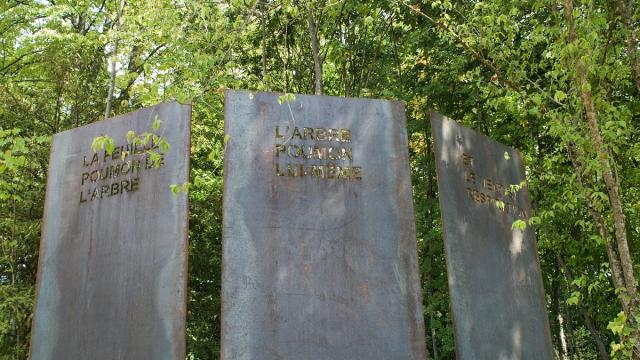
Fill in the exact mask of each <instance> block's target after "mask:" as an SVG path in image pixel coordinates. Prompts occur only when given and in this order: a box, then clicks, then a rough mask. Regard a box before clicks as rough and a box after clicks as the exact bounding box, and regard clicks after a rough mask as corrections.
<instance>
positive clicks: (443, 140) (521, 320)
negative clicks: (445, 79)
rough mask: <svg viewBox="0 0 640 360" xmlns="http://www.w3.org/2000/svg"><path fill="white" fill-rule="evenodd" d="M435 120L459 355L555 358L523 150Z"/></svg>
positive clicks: (437, 117) (435, 115) (447, 121)
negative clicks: (531, 222) (529, 222)
mask: <svg viewBox="0 0 640 360" xmlns="http://www.w3.org/2000/svg"><path fill="white" fill-rule="evenodd" d="M431 126H432V132H433V138H434V141H435V156H436V169H437V173H438V188H439V195H440V208H441V211H442V222H443V232H444V243H445V251H446V256H447V270H448V276H449V291H450V295H451V310H452V313H453V322H454V335H455V342H456V353H457V356H458V358H459V359H462V360H466V359H553V358H554V354H553V347H552V344H551V336H550V333H549V324H548V320H547V312H546V309H545V297H544V290H543V288H542V276H541V273H540V265H539V262H538V257H537V251H536V239H535V233H534V231H533V229H532V228H531V227H528V226H527V227H526V228H524V229H522V227H521V226H520V227H519V226H517V225H518V224H522V223H521V222H517V221H518V220H520V221H525V222H526V220H527V219H528V218H529V216H530V214H531V206H530V202H529V194H528V191H527V188H526V185H525V184H524V182H523V181H524V164H523V161H522V157H521V155H520V153H519V152H518V151H516V150H515V149H512V148H510V147H507V146H505V145H503V144H500V143H498V142H496V141H493V140H491V139H490V138H488V137H486V136H484V135H482V134H480V133H478V132H475V131H473V130H471V129H467V128H465V127H463V126H460V125H458V124H457V123H456V122H455V121H453V120H450V119H448V118H446V117H444V116H442V115H440V114H438V113H435V112H432V114H431ZM514 222H516V224H515V226H514Z"/></svg>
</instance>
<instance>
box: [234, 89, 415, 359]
mask: <svg viewBox="0 0 640 360" xmlns="http://www.w3.org/2000/svg"><path fill="white" fill-rule="evenodd" d="M280 95H281V94H277V93H263V92H240V91H228V92H227V93H226V97H225V133H226V134H227V135H229V142H228V144H227V150H226V154H225V179H224V226H223V241H224V244H223V253H224V254H223V264H224V270H223V296H222V297H223V300H224V302H223V307H222V315H223V317H222V358H223V359H234V360H235V359H255V358H260V359H323V360H324V359H416V360H422V359H424V358H425V357H426V350H425V342H424V324H423V316H422V313H423V310H422V300H421V289H420V281H419V272H418V261H417V251H416V238H415V225H414V215H413V201H412V191H411V180H410V176H409V163H408V150H407V133H406V123H405V114H404V106H403V105H402V103H400V102H396V101H384V100H371V99H344V98H337V97H328V96H306V95H296V97H295V100H294V101H290V102H289V103H282V104H279V102H278V98H279V96H280Z"/></svg>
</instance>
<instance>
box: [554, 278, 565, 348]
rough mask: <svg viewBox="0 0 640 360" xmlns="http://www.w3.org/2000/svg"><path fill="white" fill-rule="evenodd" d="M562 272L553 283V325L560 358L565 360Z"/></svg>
mask: <svg viewBox="0 0 640 360" xmlns="http://www.w3.org/2000/svg"><path fill="white" fill-rule="evenodd" d="M559 278H560V272H558V275H557V276H554V277H553V279H552V281H551V316H552V318H553V325H554V327H555V329H554V330H555V332H556V336H557V344H556V345H559V346H558V349H560V351H561V353H560V354H558V358H560V359H565V353H566V344H565V341H564V332H563V330H562V317H561V315H560V294H559V292H560V291H559V286H558V285H559V282H560V279H559Z"/></svg>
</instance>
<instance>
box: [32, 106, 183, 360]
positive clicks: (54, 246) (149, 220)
mask: <svg viewBox="0 0 640 360" xmlns="http://www.w3.org/2000/svg"><path fill="white" fill-rule="evenodd" d="M156 116H157V117H158V119H159V120H161V121H162V124H161V125H160V128H159V130H158V132H157V133H158V134H159V135H162V136H164V137H165V138H166V139H167V141H168V142H169V144H170V149H169V151H168V152H166V153H165V154H164V159H163V164H162V165H161V166H160V167H159V168H154V167H148V166H147V164H146V163H145V162H146V158H147V155H146V154H145V153H144V151H143V149H142V147H140V146H138V147H137V148H135V149H133V148H130V150H132V151H130V153H129V155H128V156H127V157H126V158H124V159H123V158H122V151H121V150H122V149H120V148H119V146H126V144H127V141H126V134H127V132H128V131H129V130H133V131H135V132H136V133H138V134H140V133H143V132H151V131H152V123H153V121H154V119H155V117H156ZM190 125H191V106H190V105H181V104H178V103H175V102H172V103H164V104H160V105H157V106H154V107H150V108H146V109H142V110H139V111H136V112H133V113H129V114H126V115H122V116H118V117H115V118H111V119H107V120H105V121H100V122H97V123H94V124H91V125H87V126H84V127H80V128H76V129H73V130H69V131H65V132H62V133H59V134H56V135H54V137H53V141H52V145H51V156H50V162H49V174H48V179H47V194H46V201H45V210H44V222H43V226H42V238H41V243H40V261H39V264H38V281H37V285H36V289H37V290H36V291H37V294H36V305H35V316H34V319H33V328H32V340H31V359H34V360H37V359H65V360H67V359H71V360H73V359H79V360H80V359H82V360H85V359H184V358H185V315H186V292H185V288H186V262H187V220H188V217H187V197H186V195H185V194H184V193H182V194H180V195H173V194H172V193H171V191H170V188H169V185H170V184H182V183H184V182H186V181H187V180H188V178H189V148H190V145H189V143H190ZM100 135H108V136H110V137H112V138H114V139H115V141H116V145H117V146H118V147H117V148H116V150H115V151H114V153H113V156H107V155H106V154H105V153H104V152H99V153H98V154H97V158H94V156H93V155H94V153H93V151H92V149H91V143H92V141H93V139H94V138H95V137H97V136H100ZM149 165H150V163H149ZM98 172H100V174H98ZM87 174H88V175H87ZM98 175H100V176H98Z"/></svg>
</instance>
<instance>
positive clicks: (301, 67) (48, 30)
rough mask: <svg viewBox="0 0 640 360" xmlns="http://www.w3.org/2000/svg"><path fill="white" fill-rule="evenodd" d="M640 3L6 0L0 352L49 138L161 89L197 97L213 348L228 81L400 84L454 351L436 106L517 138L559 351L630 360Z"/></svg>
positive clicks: (437, 340)
mask: <svg viewBox="0 0 640 360" xmlns="http://www.w3.org/2000/svg"><path fill="white" fill-rule="evenodd" d="M638 5H640V4H638V3H637V2H636V1H633V0H610V1H604V0H591V1H585V0H518V1H514V0H493V1H488V2H482V1H449V0H444V1H440V0H435V1H424V2H418V1H414V0H406V1H405V0H389V1H382V0H372V1H367V2H361V1H354V0H298V1H292V0H283V1H271V0H265V1H256V0H220V1H211V2H202V1H186V0H109V1H107V0H79V1H76V0H74V1H70V0H55V1H54V0H3V1H1V2H0V359H5V358H6V359H24V358H26V357H27V354H28V347H29V333H30V321H31V318H32V301H33V297H34V283H35V274H36V267H37V261H38V245H39V233H40V218H41V215H42V208H43V201H44V184H45V179H46V171H47V162H48V152H49V142H50V139H51V135H52V134H54V133H56V132H59V131H62V130H66V129H69V128H72V127H76V126H80V125H84V124H88V123H91V122H94V121H97V120H100V119H102V118H104V114H105V109H106V107H107V104H110V105H109V106H110V109H109V111H107V112H108V113H111V114H120V113H124V112H128V111H131V110H135V109H138V108H141V107H144V106H148V105H152V104H155V103H158V102H161V101H166V100H170V99H178V100H180V101H183V102H192V103H193V106H194V113H193V140H192V148H191V154H192V175H191V182H192V186H191V188H190V192H189V196H190V204H191V209H190V213H191V215H190V254H189V303H188V309H189V314H188V329H187V332H188V333H187V335H188V352H189V355H188V356H189V358H190V359H215V358H218V357H219V346H220V341H219V340H220V316H219V315H220V269H221V254H220V251H221V216H222V212H221V199H222V165H221V164H222V158H223V155H224V133H223V127H222V122H223V107H222V96H223V95H222V90H223V89H224V88H235V89H257V90H272V91H280V92H290V93H316V94H319V93H323V94H327V95H339V96H350V97H378V98H393V99H400V100H403V101H405V103H406V107H407V115H408V126H409V134H410V135H409V136H410V139H409V144H410V156H411V166H412V169H411V170H412V176H413V184H414V201H415V208H416V222H417V229H418V245H419V252H420V256H421V257H420V258H421V267H420V268H421V272H422V275H421V276H422V282H423V292H424V296H423V298H424V304H425V306H424V316H425V322H426V327H427V348H428V349H429V352H430V354H431V356H432V357H434V358H436V359H453V358H454V357H455V355H454V343H453V335H452V326H451V317H450V312H449V304H448V302H449V300H448V291H447V280H446V279H447V277H446V269H445V259H444V252H443V243H442V234H441V229H440V215H439V209H438V203H437V186H436V182H435V171H434V163H433V161H434V160H433V155H432V152H431V148H432V142H431V139H430V129H429V122H428V112H429V108H434V109H436V110H438V111H440V112H442V113H444V114H446V115H448V116H450V117H452V118H455V119H457V120H459V121H461V122H463V123H464V124H466V125H468V126H470V127H473V128H475V129H477V130H479V131H481V132H483V133H485V134H487V135H489V136H491V137H492V138H494V139H496V140H498V141H501V142H504V143H506V144H508V145H511V146H514V147H516V148H518V149H520V150H521V151H522V153H523V155H524V157H525V162H526V164H527V167H526V172H527V179H528V185H529V189H530V191H531V193H532V198H533V203H534V204H533V205H534V208H535V216H534V217H533V218H532V221H531V223H530V224H529V225H528V226H534V227H535V229H536V233H537V237H538V249H539V257H540V260H541V265H542V271H543V275H544V280H545V284H544V286H545V290H546V293H547V308H548V313H549V319H550V323H551V326H552V329H551V330H552V334H553V341H554V346H555V347H556V352H557V354H558V356H559V357H560V358H564V359H566V358H579V359H598V358H599V359H608V358H610V357H615V358H621V359H623V358H624V359H626V358H631V357H634V358H639V357H640V353H638V352H637V351H638V349H640V336H639V334H640V330H639V324H638V322H639V320H640V319H637V316H638V315H639V314H640V311H639V307H640V305H639V301H638V294H637V281H636V276H637V273H638V269H637V266H636V265H637V264H638V263H640V129H639V125H640V123H639V121H640V101H639V100H640V59H639V55H638V40H637V25H638V21H639V15H638V13H637V8H638V7H640V6H638ZM112 65H113V69H115V71H113V70H112ZM497 325H499V324H497ZM634 352H635V354H634Z"/></svg>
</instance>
